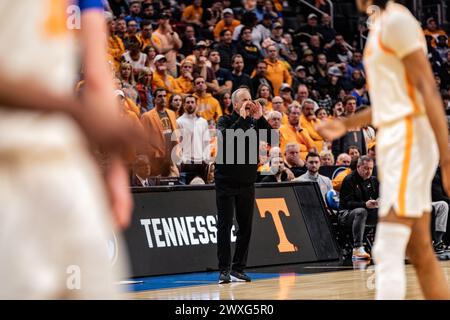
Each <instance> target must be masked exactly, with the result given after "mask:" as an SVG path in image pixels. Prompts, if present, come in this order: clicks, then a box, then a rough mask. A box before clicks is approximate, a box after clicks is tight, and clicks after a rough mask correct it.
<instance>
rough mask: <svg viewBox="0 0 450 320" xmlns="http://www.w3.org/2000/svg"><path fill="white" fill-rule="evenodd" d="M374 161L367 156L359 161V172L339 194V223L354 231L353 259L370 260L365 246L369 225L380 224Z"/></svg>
mask: <svg viewBox="0 0 450 320" xmlns="http://www.w3.org/2000/svg"><path fill="white" fill-rule="evenodd" d="M373 165H374V164H373V160H372V159H370V158H369V157H367V156H362V157H361V158H359V160H358V163H357V168H356V170H355V171H353V172H352V173H350V174H349V175H348V176H347V177H345V179H344V181H343V183H342V188H341V191H340V194H339V206H340V209H341V210H342V212H341V213H340V214H339V223H340V224H341V225H343V226H349V227H351V228H352V234H353V255H352V259H355V260H360V259H362V260H365V259H370V254H368V253H367V252H366V251H365V249H364V246H363V237H364V230H365V227H366V223H367V222H371V220H373V221H376V217H377V214H378V213H377V211H378V198H379V184H378V180H377V178H376V177H374V176H372V171H373Z"/></svg>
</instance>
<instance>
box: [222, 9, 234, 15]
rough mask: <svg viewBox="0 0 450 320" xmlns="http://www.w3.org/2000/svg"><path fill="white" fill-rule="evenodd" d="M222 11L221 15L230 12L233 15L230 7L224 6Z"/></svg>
mask: <svg viewBox="0 0 450 320" xmlns="http://www.w3.org/2000/svg"><path fill="white" fill-rule="evenodd" d="M222 13H223V15H225V14H227V13H228V14H232V15H234V12H233V10H232V9H230V8H226V9H224V10H223V11H222Z"/></svg>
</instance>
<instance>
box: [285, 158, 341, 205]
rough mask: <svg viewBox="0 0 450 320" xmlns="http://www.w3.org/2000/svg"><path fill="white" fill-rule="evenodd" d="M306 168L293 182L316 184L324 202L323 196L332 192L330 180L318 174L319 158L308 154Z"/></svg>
mask: <svg viewBox="0 0 450 320" xmlns="http://www.w3.org/2000/svg"><path fill="white" fill-rule="evenodd" d="M306 168H307V169H308V171H307V172H306V173H305V174H303V175H301V176H300V177H298V178H295V179H294V181H310V182H317V183H318V184H319V188H320V192H321V193H322V197H323V200H324V201H326V200H325V196H326V194H327V192H328V191H330V190H332V189H333V187H332V186H331V180H330V178H328V177H325V176H323V175H321V174H319V169H320V156H319V154H317V153H315V152H310V153H308V155H307V156H306Z"/></svg>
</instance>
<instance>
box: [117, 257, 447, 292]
mask: <svg viewBox="0 0 450 320" xmlns="http://www.w3.org/2000/svg"><path fill="white" fill-rule="evenodd" d="M441 266H442V268H443V269H444V272H445V274H446V276H447V279H449V284H450V261H443V262H441ZM341 268H342V271H333V272H326V270H323V271H324V272H321V273H314V274H302V275H300V274H295V273H285V274H283V273H281V274H280V276H279V277H275V278H271V279H261V280H256V281H253V282H251V283H231V284H224V285H219V284H208V285H196V286H188V287H181V288H171V289H163V290H151V291H141V292H129V293H127V294H125V295H124V298H125V299H151V300H222V299H224V300H266V299H267V300H278V299H281V300H292V299H294V300H297V299H314V300H316V299H317V300H321V299H364V300H367V299H369V300H370V299H373V298H374V283H375V276H374V267H373V265H372V266H369V267H359V266H347V267H345V266H342V267H341ZM406 272H407V281H408V282H407V286H408V287H407V299H423V296H422V294H421V293H420V287H419V284H418V281H417V278H416V274H415V271H414V268H413V267H412V266H411V265H407V266H406Z"/></svg>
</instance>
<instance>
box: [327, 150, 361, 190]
mask: <svg viewBox="0 0 450 320" xmlns="http://www.w3.org/2000/svg"><path fill="white" fill-rule="evenodd" d="M340 156H342V158H341V160H342V159H343V162H344V163H347V157H348V165H346V166H348V168H345V170H343V171H341V172H339V173H338V174H337V175H336V176H335V177H334V179H333V180H332V181H331V183H332V184H333V189H334V190H336V191H337V192H339V191H341V187H342V182H344V179H345V177H346V176H348V175H349V174H350V173H352V172H353V171H355V170H356V165H357V163H358V159H359V158H355V159H351V157H350V156H349V155H348V154H346V153H342V154H341V155H340ZM350 159H351V160H350ZM336 165H337V166H340V165H342V164H339V165H338V164H337V162H336Z"/></svg>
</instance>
